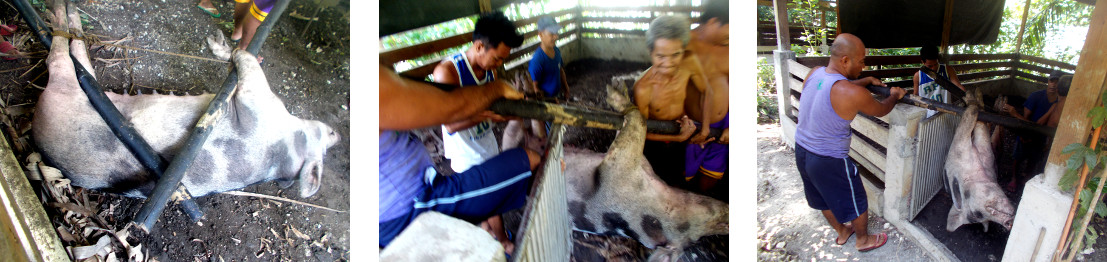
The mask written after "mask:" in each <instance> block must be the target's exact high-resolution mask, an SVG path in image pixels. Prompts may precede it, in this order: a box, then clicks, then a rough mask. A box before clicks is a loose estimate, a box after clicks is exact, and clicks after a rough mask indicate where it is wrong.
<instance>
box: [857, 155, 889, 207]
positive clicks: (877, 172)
mask: <svg viewBox="0 0 1107 262" xmlns="http://www.w3.org/2000/svg"><path fill="white" fill-rule="evenodd" d="M849 157H851V158H853V160H854V161H856V162H857V163H858V164H861V166H863V167H865V169H867V170H869V172H872V173H873V174H874V175H876V177H878V178H880V181H881V182H883V181H884V170H882V169H881V166H877V165H876V164H873V163H872V162H869V160H868V159H865V158H864V157H861V154H860V153H858V152H857V151H856V150H852V149H850V151H849ZM868 192H873V191H868ZM870 208H871V207H870Z"/></svg>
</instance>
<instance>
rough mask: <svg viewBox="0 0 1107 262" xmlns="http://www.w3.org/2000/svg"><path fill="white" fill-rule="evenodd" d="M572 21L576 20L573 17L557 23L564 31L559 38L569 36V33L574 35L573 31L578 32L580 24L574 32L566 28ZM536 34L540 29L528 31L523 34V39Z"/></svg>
mask: <svg viewBox="0 0 1107 262" xmlns="http://www.w3.org/2000/svg"><path fill="white" fill-rule="evenodd" d="M572 23H574V21H573V20H572V19H566V20H565V21H561V22H558V23H557V24H558V25H560V26H561V28H562V29H561V31H562V32H561V34H558V39H560V38H561V37H568V36H569V35H572V33H573V32H576V30H578V29H580V26H577V28H574V29H573V30H574V31H573V32H568V31H566V30H565V28H567V27H568V26H569V24H572ZM536 35H538V30H531V31H530V32H527V33H525V34H523V39H524V40H526V39H530V38H531V37H534V36H536Z"/></svg>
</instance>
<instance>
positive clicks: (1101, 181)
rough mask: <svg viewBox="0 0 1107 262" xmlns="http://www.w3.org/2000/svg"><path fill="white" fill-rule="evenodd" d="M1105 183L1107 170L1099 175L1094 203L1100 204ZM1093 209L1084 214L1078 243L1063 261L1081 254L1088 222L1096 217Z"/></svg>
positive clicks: (1078, 233)
mask: <svg viewBox="0 0 1107 262" xmlns="http://www.w3.org/2000/svg"><path fill="white" fill-rule="evenodd" d="M1085 167H1087V166H1085ZM1104 182H1107V169H1105V170H1103V172H1100V173H1099V185H1098V186H1096V188H1095V194H1093V195H1092V203H1095V202H1099V197H1100V196H1102V194H1103V184H1104ZM1094 205H1095V204H1092V206H1094ZM1093 209H1094V208H1093V207H1091V206H1089V207H1088V211H1087V212H1085V213H1084V218H1083V219H1081V221H1080V230H1077V231H1076V234H1077V236H1076V237H1075V238H1076V239H1075V240H1076V243H1074V244H1073V246H1072V248H1070V249H1069V255H1068V258H1067V259H1066V258H1064V257H1062V258H1061V259H1062V260H1063V261H1066V262H1067V261H1072V258H1073V257H1074V256H1076V253H1077V252H1080V246H1081V245H1082V244H1084V238H1083V236H1084V231H1086V230H1088V222H1091V221H1092V215H1095V212H1094V211H1093Z"/></svg>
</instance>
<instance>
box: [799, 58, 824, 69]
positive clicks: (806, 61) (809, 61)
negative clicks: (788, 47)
mask: <svg viewBox="0 0 1107 262" xmlns="http://www.w3.org/2000/svg"><path fill="white" fill-rule="evenodd" d="M796 62H798V63H800V64H802V65H803V66H806V67H809V68H815V67H816V66H826V65H827V64H829V63H830V57H827V56H809V57H797V58H796Z"/></svg>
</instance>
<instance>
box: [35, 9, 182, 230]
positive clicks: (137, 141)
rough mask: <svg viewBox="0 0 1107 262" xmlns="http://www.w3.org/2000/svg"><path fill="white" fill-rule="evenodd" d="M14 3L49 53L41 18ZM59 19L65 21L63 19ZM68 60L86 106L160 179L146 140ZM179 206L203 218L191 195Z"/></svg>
mask: <svg viewBox="0 0 1107 262" xmlns="http://www.w3.org/2000/svg"><path fill="white" fill-rule="evenodd" d="M13 2H15V6H16V9H17V10H18V11H19V13H20V15H22V16H23V20H25V21H27V25H28V26H30V27H31V30H32V31H33V32H34V34H35V36H36V37H38V39H39V41H40V42H42V43H43V45H45V46H46V49H50V46H51V45H52V44H53V39H52V38H51V36H50V33H49V32H50V31H47V28H48V26H46V25H45V23H44V22H42V17H39V16H38V12H36V11H35V10H34V9H33V8H32V7H31V5H30V4H29V3H27V0H16V1H13ZM58 19H66V18H64V17H63V18H58ZM69 58H70V59H71V60H73V65H74V66H73V67H74V69H76V74H77V81H78V82H79V83H80V86H81V90H83V91H84V92H85V95H86V96H88V100H89V103H90V104H91V105H92V107H93V109H96V113H98V114H100V118H103V119H104V122H106V123H107V125H108V128H110V129H111V131H112V133H113V134H115V137H116V138H118V139H119V141H120V142H122V143H123V145H124V146H125V147H127V149H128V150H130V151H131V153H132V154H134V156H135V158H136V159H138V161H139V162H140V163H142V165H143V166H145V167H146V168H147V169H149V170H151V171H153V173H154V175H155V176H156V177H160V176H161V175H162V171H164V170H165V160H164V159H162V158H161V157H159V156H157V154H156V153H155V151H154V149H153V147H151V146H150V144H148V143H146V140H144V139H142V137H141V136H139V135H138V132H137V131H135V129H134V125H132V124H131V123H130V121H127V119H125V118H123V115H122V114H121V113H119V109H117V108H116V107H115V105H114V104H112V103H111V100H109V99H108V97H107V95H105V94H104V91H103V89H101V88H100V84H99V82H96V79H95V78H93V77H92V75H91V74H90V73H89V72H88V70H86V69H85V68H84V66H81V63H80V62H79V61H77V57H75V56H73V54H72V53H70V54H69ZM180 190H182V191H184V192H186V193H187V192H188V191H187V190H186V189H184V188H183V187H182V188H181V189H180ZM181 204H183V205H184V206H183V207H184V208H185V213H187V214H188V216H189V217H190V218H192V221H198V220H199V219H200V218H202V217H203V213H202V212H200V209H199V206H197V205H196V203H195V202H193V201H192V200H191V195H189V194H182V199H181Z"/></svg>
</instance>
